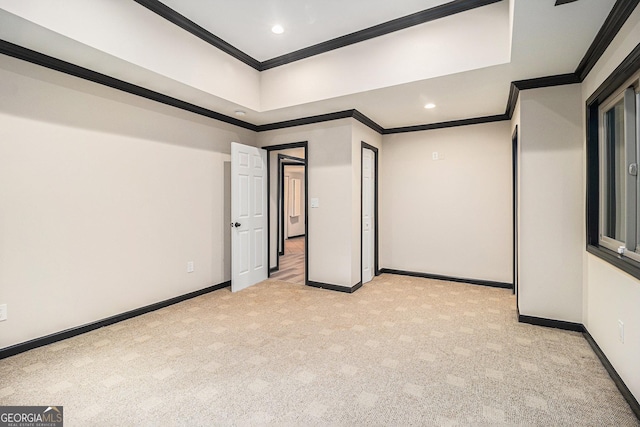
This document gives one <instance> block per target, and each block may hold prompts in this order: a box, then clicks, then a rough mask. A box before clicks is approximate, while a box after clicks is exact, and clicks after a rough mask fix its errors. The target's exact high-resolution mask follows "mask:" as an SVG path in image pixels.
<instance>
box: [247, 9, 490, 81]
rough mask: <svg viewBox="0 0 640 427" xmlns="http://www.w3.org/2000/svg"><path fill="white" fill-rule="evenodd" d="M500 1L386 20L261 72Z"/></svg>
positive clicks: (274, 62)
mask: <svg viewBox="0 0 640 427" xmlns="http://www.w3.org/2000/svg"><path fill="white" fill-rule="evenodd" d="M499 1H501V0H454V1H452V2H449V3H445V4H443V5H440V6H436V7H432V8H431V9H426V10H423V11H421V12H417V13H414V14H411V15H407V16H403V17H401V18H397V19H394V20H391V21H387V22H384V23H382V24H378V25H374V26H373V27H369V28H365V29H364V30H360V31H356V32H354V33H351V34H347V35H344V36H341V37H337V38H335V39H331V40H327V41H325V42H322V43H318V44H316V45H313V46H309V47H306V48H303V49H299V50H296V51H295V52H291V53H287V54H285V55H281V56H278V57H276V58H272V59H268V60H266V61H264V62H262V63H261V66H260V71H265V70H269V69H271V68H275V67H279V66H281V65H285V64H289V63H291V62H295V61H300V60H301V59H305V58H309V57H311V56H316V55H320V54H323V53H326V52H330V51H332V50H336V49H340V48H342V47H345V46H349V45H352V44H356V43H360V42H363V41H366V40H370V39H373V38H376V37H380V36H384V35H387V34H390V33H393V32H396V31H400V30H404V29H406V28H410V27H414V26H416V25H420V24H424V23H426V22H430V21H435V20H436V19H441V18H446V17H447V16H451V15H455V14H457V13H461V12H466V11H467V10H471V9H475V8H478V7H482V6H488V5H490V4H493V3H497V2H499Z"/></svg>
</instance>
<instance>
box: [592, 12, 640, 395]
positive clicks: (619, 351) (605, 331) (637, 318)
mask: <svg viewBox="0 0 640 427" xmlns="http://www.w3.org/2000/svg"><path fill="white" fill-rule="evenodd" d="M638 40H640V8H638V7H636V9H635V11H634V12H633V14H632V15H631V17H630V18H629V19H628V21H627V22H626V23H625V24H624V26H623V27H622V29H621V31H620V32H619V33H618V35H617V36H616V38H615V39H614V41H613V43H612V44H611V45H610V46H609V48H608V49H607V50H606V52H605V53H604V55H602V57H601V58H600V60H599V61H598V63H597V64H596V66H595V67H594V69H593V70H592V71H591V73H589V75H588V76H587V78H586V79H585V81H584V82H583V84H582V99H581V101H582V102H581V105H582V108H581V114H582V117H583V118H584V117H585V115H586V112H585V105H586V101H587V99H588V98H589V97H590V96H591V94H593V93H594V91H595V90H596V89H597V88H598V87H599V86H600V85H601V84H602V82H604V80H605V79H606V78H607V77H608V76H609V75H610V74H611V72H612V71H613V70H615V68H616V67H617V66H618V65H619V64H620V62H622V60H623V59H624V58H625V57H626V56H627V55H628V54H629V53H630V52H631V50H633V49H634V48H635V47H636V45H637V43H638ZM583 121H584V119H583ZM585 129H586V123H584V122H583V124H582V131H583V135H584V132H585ZM585 141H586V139H584V137H583V143H584V144H586V142H585ZM582 194H585V192H584V191H583V192H582ZM583 216H584V212H583ZM582 253H583V255H584V260H585V264H586V276H585V279H584V293H585V298H584V300H585V310H586V311H585V315H584V324H585V326H586V327H587V329H588V331H589V333H590V334H591V335H592V336H593V338H594V339H595V341H596V342H597V343H598V345H599V346H600V348H601V349H602V351H603V352H604V353H605V354H606V356H607V358H608V359H609V361H610V362H611V364H612V365H613V367H614V368H615V370H616V371H617V372H618V374H619V375H620V377H621V378H622V380H623V381H624V382H625V384H626V385H627V387H628V388H629V389H630V390H631V392H632V393H633V395H634V396H635V398H636V399H637V400H640V369H638V360H640V315H639V314H638V313H639V309H638V307H640V281H639V280H638V279H635V278H633V277H631V276H629V275H628V274H626V273H624V272H623V271H621V270H619V269H618V268H616V267H614V266H612V265H611V264H608V263H606V262H604V261H602V260H600V259H599V258H597V257H595V256H593V255H591V254H588V253H586V251H584V250H583V251H582ZM618 320H622V321H623V322H624V330H625V340H624V343H622V342H620V341H619V340H618Z"/></svg>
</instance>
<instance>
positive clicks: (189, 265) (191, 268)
mask: <svg viewBox="0 0 640 427" xmlns="http://www.w3.org/2000/svg"><path fill="white" fill-rule="evenodd" d="M193 270H194V268H193V261H189V262H187V273H193Z"/></svg>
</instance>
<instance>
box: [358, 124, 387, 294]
mask: <svg viewBox="0 0 640 427" xmlns="http://www.w3.org/2000/svg"><path fill="white" fill-rule="evenodd" d="M351 137H352V145H351V148H352V153H351V157H352V159H353V162H352V166H353V167H352V169H351V173H352V182H351V194H352V197H351V211H352V212H353V215H351V221H352V222H351V281H352V282H353V283H359V282H360V281H361V280H362V263H361V258H362V239H361V235H362V191H361V188H362V143H363V142H366V143H367V144H369V145H371V146H373V147H375V148H377V149H378V162H380V158H381V157H382V135H380V134H379V133H377V132H375V131H374V130H372V129H371V128H369V127H368V126H365V125H363V124H362V123H360V122H358V121H355V120H354V121H353V129H352V135H351ZM378 196H379V195H378ZM378 237H379V236H378ZM380 244H382V242H381V241H380Z"/></svg>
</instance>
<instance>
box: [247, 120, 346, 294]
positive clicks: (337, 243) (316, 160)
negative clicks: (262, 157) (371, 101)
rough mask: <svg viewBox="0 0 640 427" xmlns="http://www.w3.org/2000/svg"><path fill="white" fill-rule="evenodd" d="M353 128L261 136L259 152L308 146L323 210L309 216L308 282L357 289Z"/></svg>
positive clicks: (341, 125) (337, 125) (315, 194)
mask: <svg viewBox="0 0 640 427" xmlns="http://www.w3.org/2000/svg"><path fill="white" fill-rule="evenodd" d="M352 122H353V119H343V120H336V121H332V122H325V123H318V124H313V125H305V126H297V127H294V128H288V129H280V130H274V131H268V132H261V133H259V134H258V146H260V147H266V146H269V145H277V144H286V143H292V142H300V141H307V142H308V148H307V167H308V171H307V174H308V178H309V183H308V190H309V192H308V194H307V196H308V197H309V199H311V198H318V199H319V200H320V207H319V208H315V209H313V208H310V209H309V213H308V220H309V225H308V229H309V234H308V236H307V239H308V250H309V251H308V253H307V257H308V260H309V280H310V281H314V282H320V283H327V284H331V285H338V286H344V287H350V286H353V285H354V284H355V283H357V282H355V283H354V282H353V275H352V264H353V263H352V221H351V220H350V217H351V215H352V214H351V213H350V212H349V206H350V205H351V203H352V187H351V181H352V166H351V161H352V130H351V129H352Z"/></svg>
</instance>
